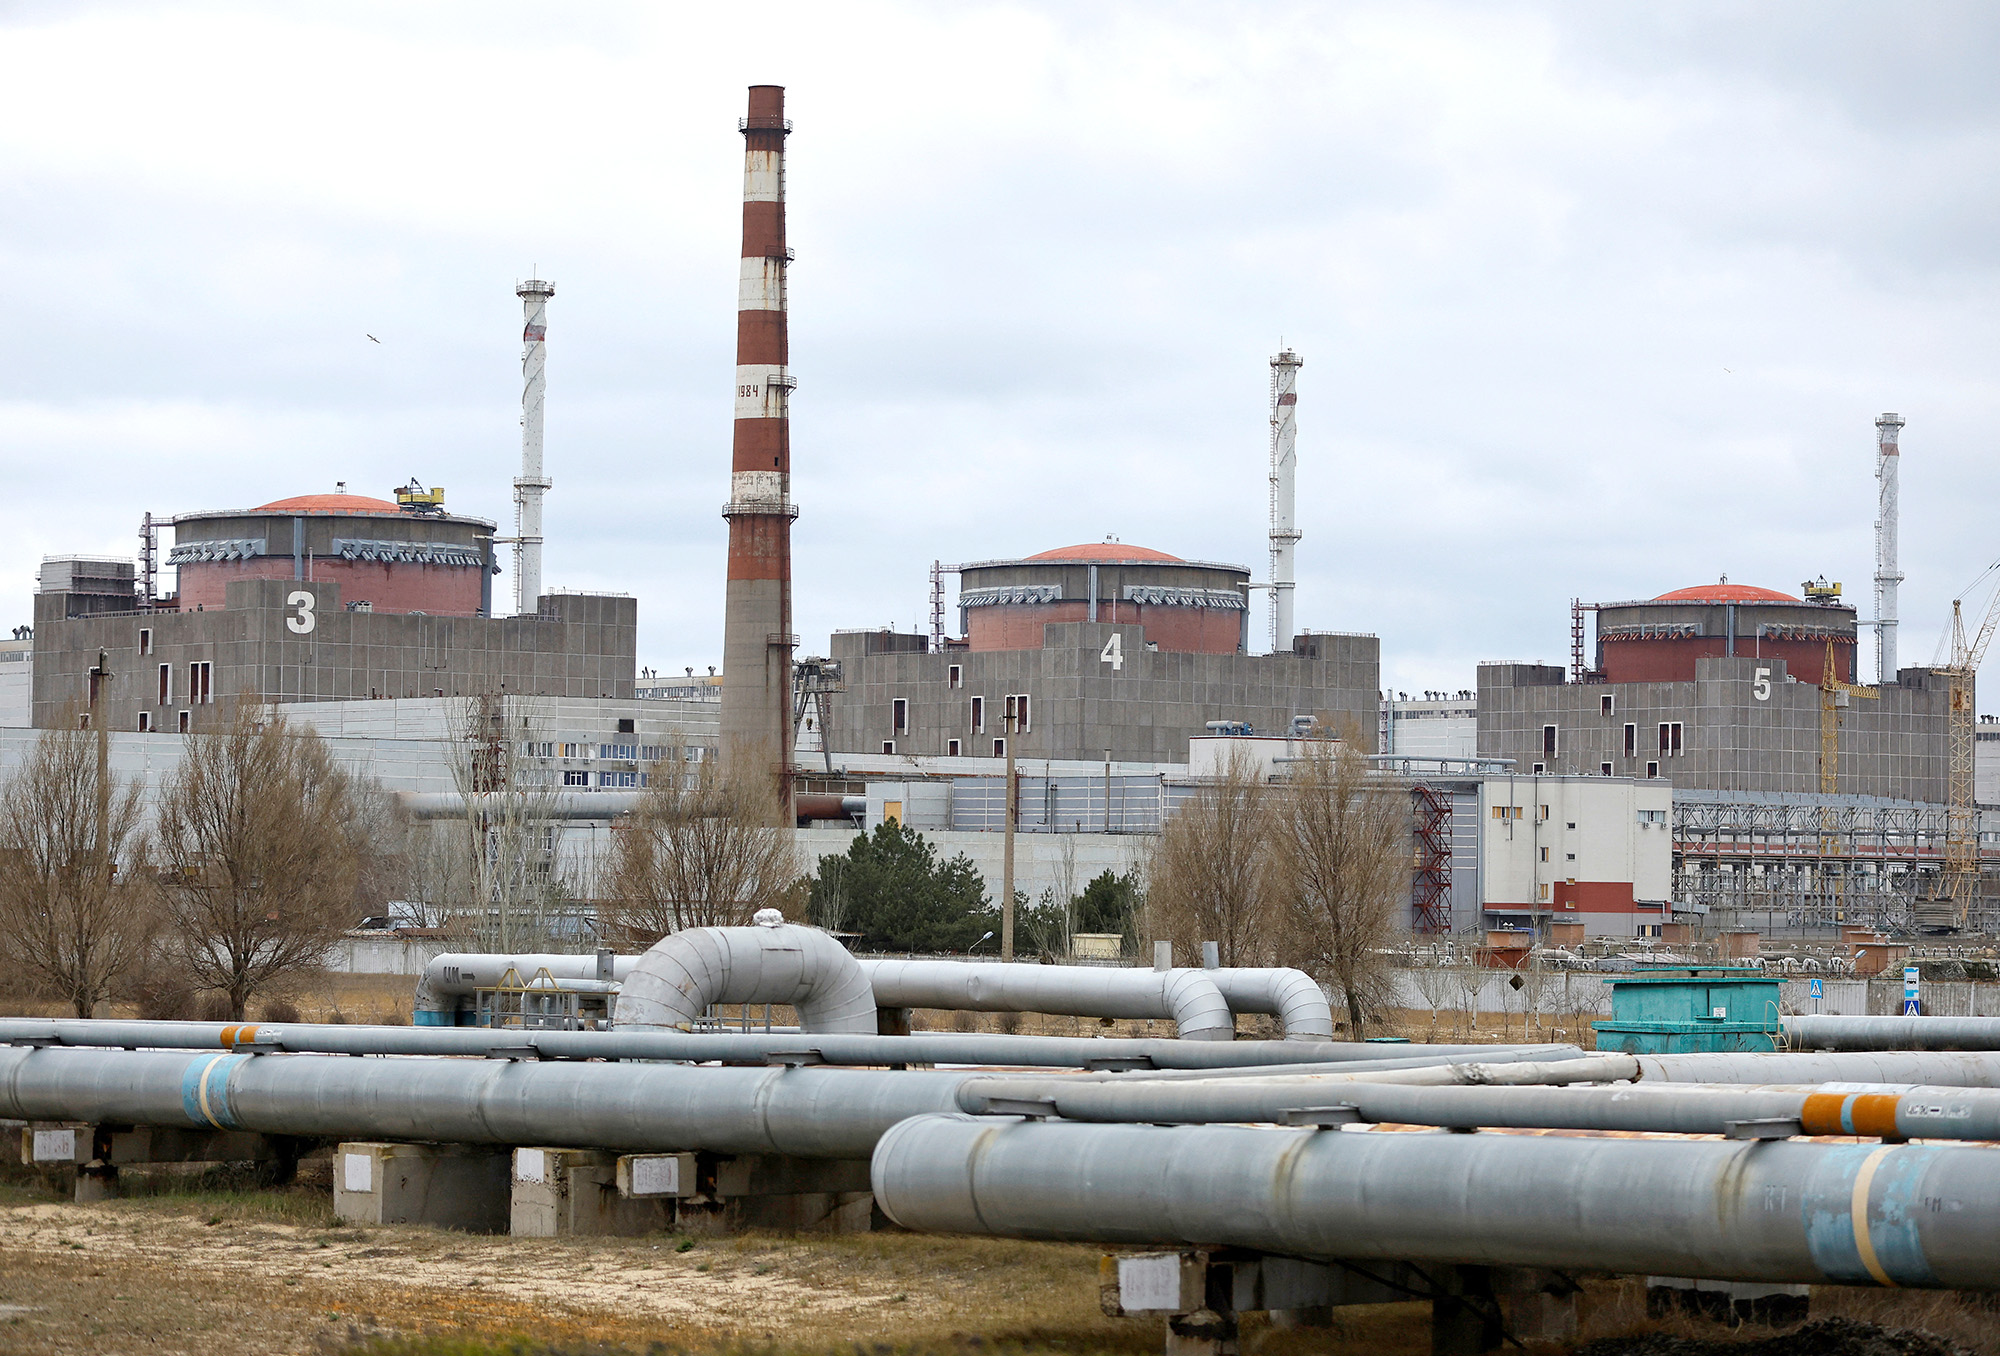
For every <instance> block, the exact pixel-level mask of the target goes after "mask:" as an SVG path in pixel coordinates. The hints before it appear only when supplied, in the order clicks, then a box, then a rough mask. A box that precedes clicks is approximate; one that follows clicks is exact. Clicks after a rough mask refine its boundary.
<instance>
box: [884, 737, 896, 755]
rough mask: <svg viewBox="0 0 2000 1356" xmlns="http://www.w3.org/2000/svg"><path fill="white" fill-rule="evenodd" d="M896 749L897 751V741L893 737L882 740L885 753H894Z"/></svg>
mask: <svg viewBox="0 0 2000 1356" xmlns="http://www.w3.org/2000/svg"><path fill="white" fill-rule="evenodd" d="M895 751H896V741H895V740H893V739H885V740H883V741H882V752H884V753H894V752H895Z"/></svg>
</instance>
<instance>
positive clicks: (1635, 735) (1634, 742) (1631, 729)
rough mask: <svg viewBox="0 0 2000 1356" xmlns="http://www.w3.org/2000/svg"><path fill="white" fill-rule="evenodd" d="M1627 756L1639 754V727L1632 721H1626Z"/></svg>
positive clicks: (1632, 756)
mask: <svg viewBox="0 0 2000 1356" xmlns="http://www.w3.org/2000/svg"><path fill="white" fill-rule="evenodd" d="M1625 756H1626V757H1627V758H1637V757H1638V756H1639V727H1638V726H1637V725H1635V724H1633V723H1632V722H1630V721H1627V722H1626V723H1625Z"/></svg>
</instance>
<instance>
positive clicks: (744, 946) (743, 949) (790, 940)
mask: <svg viewBox="0 0 2000 1356" xmlns="http://www.w3.org/2000/svg"><path fill="white" fill-rule="evenodd" d="M711 1003H788V1004H790V1005H792V1006H793V1007H795V1008H797V1009H798V1012H799V1025H800V1026H801V1027H802V1028H803V1029H804V1030H806V1031H814V1032H839V1033H843V1034H848V1035H869V1036H872V1035H874V1034H875V993H874V990H873V989H871V988H870V987H869V984H868V979H867V976H865V975H864V974H862V972H861V967H860V965H858V964H857V963H856V962H855V959H854V957H853V956H851V955H849V954H848V952H847V948H846V947H844V946H842V945H841V944H840V943H839V942H838V941H836V940H834V938H833V937H832V936H831V935H829V934H827V933H825V932H822V931H820V930H819V929H818V928H811V927H804V926H801V925H800V924H797V923H777V924H758V925H756V926H754V927H746V928H688V929H686V930H685V931H682V932H676V933H673V934H671V935H669V936H666V937H662V938H661V939H660V940H659V941H657V942H655V943H654V944H653V946H652V948H651V949H650V950H648V951H647V952H646V954H645V955H643V956H641V957H640V958H639V962H638V964H637V965H635V966H633V967H632V973H631V975H630V976H628V977H627V978H626V980H625V983H624V987H623V991H622V992H621V993H620V994H619V996H618V1013H617V1019H616V1021H614V1022H613V1026H614V1027H620V1028H624V1029H626V1030H638V1031H646V1030H654V1031H688V1030H692V1029H693V1027H694V1024H695V1022H696V1021H697V1020H698V1019H699V1018H700V1017H701V1015H702V1014H703V1013H704V1012H706V1011H707V1009H708V1006H709V1005H710V1004H711Z"/></svg>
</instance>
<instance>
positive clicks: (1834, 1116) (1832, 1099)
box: [1799, 1092, 1850, 1135]
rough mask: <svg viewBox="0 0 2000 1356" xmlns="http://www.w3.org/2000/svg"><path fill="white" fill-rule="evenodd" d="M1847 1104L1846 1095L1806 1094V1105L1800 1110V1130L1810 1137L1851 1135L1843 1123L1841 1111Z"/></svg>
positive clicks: (1834, 1093)
mask: <svg viewBox="0 0 2000 1356" xmlns="http://www.w3.org/2000/svg"><path fill="white" fill-rule="evenodd" d="M1846 1102H1847V1097H1846V1095H1845V1094H1844V1093H1838V1092H1811V1093H1807V1094H1806V1104H1805V1105H1804V1106H1803V1107H1801V1108H1799V1128H1800V1129H1802V1130H1804V1131H1805V1132H1806V1133H1807V1134H1808V1135H1845V1134H1848V1133H1850V1131H1849V1130H1848V1129H1847V1127H1846V1126H1845V1125H1843V1124H1842V1123H1841V1119H1840V1110H1841V1107H1842V1106H1843V1105H1845V1104H1846Z"/></svg>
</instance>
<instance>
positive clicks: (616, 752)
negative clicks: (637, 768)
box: [597, 744, 639, 763]
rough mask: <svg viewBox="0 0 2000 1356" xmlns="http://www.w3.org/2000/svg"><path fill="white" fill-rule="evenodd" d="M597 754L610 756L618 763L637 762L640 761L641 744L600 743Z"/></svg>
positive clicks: (602, 756)
mask: <svg viewBox="0 0 2000 1356" xmlns="http://www.w3.org/2000/svg"><path fill="white" fill-rule="evenodd" d="M597 756H598V757H599V758H608V759H610V760H612V761H613V762H618V763H636V762H638V761H639V746H638V745H637V744H599V745H598V746H597Z"/></svg>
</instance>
